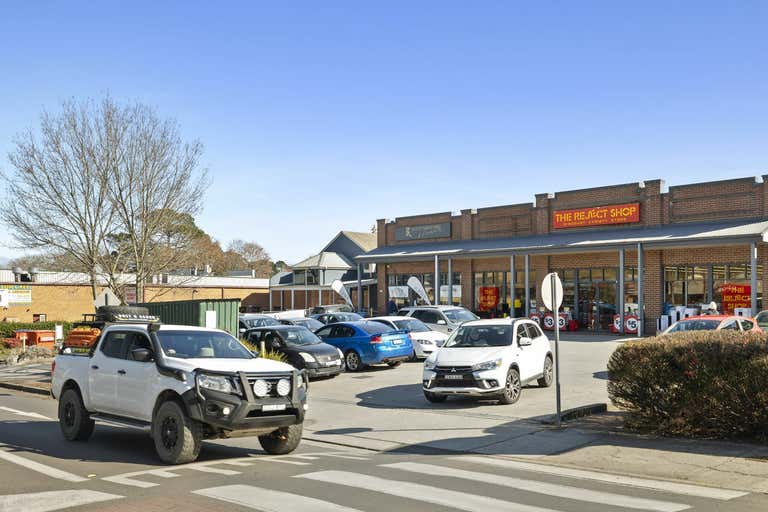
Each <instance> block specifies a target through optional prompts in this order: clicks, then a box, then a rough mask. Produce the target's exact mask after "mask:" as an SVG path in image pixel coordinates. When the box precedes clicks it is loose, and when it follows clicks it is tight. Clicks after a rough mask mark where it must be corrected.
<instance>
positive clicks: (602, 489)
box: [192, 456, 748, 512]
mask: <svg viewBox="0 0 768 512" xmlns="http://www.w3.org/2000/svg"><path fill="white" fill-rule="evenodd" d="M458 460H460V461H462V462H464V463H468V464H469V467H467V466H462V467H461V468H459V467H456V461H458ZM508 462H517V461H512V460H504V459H494V458H491V457H473V456H463V457H457V458H451V459H444V460H443V462H442V463H421V462H410V461H401V462H389V463H381V464H376V465H367V466H366V467H365V468H366V469H365V471H364V472H356V471H352V470H351V469H350V470H347V468H345V469H344V470H336V469H329V470H317V471H310V472H299V473H298V474H295V475H293V477H292V478H291V481H290V482H289V483H288V484H283V485H284V486H285V487H287V488H284V489H273V488H270V489H266V488H264V487H263V486H254V485H245V484H238V485H224V486H216V487H209V488H204V489H197V490H194V491H192V493H193V494H196V495H199V496H204V497H206V498H209V499H212V500H216V501H220V502H226V503H232V504H237V505H239V506H242V507H246V508H250V509H253V510H260V511H264V512H272V511H278V510H279V511H282V512H294V511H296V512H298V511H306V510H312V511H318V512H325V511H329V512H330V511H331V510H334V511H343V512H368V511H369V510H370V511H374V510H382V506H381V503H383V502H387V500H393V501H394V500H398V501H397V502H396V503H392V504H389V505H388V506H387V508H385V509H389V510H392V509H398V507H400V506H401V505H402V501H400V500H407V501H409V502H411V504H410V506H409V509H411V510H432V509H434V508H435V507H445V508H447V509H451V510H461V511H465V512H488V511H489V510H493V511H494V512H570V511H585V510H588V511H590V512H600V511H602V510H605V511H614V510H647V511H650V512H679V511H684V510H696V509H697V508H700V506H703V505H706V506H711V504H712V503H715V502H726V501H730V500H733V499H737V498H740V497H743V496H746V495H747V494H748V493H746V492H741V491H731V490H724V489H714V488H709V487H703V486H696V485H692V484H677V483H675V482H667V481H654V480H649V479H635V480H634V481H633V480H627V479H626V478H628V477H624V478H620V479H619V480H616V478H619V477H618V476H617V475H609V474H605V473H593V472H590V471H584V472H583V474H579V473H575V474H574V475H571V476H563V475H559V474H555V473H553V472H552V470H551V468H553V466H544V465H539V464H534V463H524V464H527V465H528V466H525V467H526V469H524V470H521V469H520V468H519V467H515V466H514V464H512V465H507V464H506V463H508ZM476 466H480V467H483V466H484V469H485V471H478V470H477V467H476ZM532 468H533V469H532ZM557 469H567V468H557ZM542 475H544V476H542ZM600 476H602V479H601V478H597V477H600ZM555 477H556V478H555ZM586 477H590V478H586ZM554 480H557V482H555V481H554ZM302 482H304V483H307V484H309V483H321V484H323V485H324V488H325V489H326V493H327V495H329V496H332V497H331V498H328V499H322V497H321V496H318V495H317V493H316V492H314V491H316V489H317V486H316V485H315V486H311V485H303V483H302ZM636 484H642V485H636ZM630 487H631V488H630ZM360 493H363V494H365V495H367V496H369V497H370V499H366V500H365V502H366V503H370V504H371V506H372V508H366V507H362V508H361V507H360V506H359V503H360V499H359V498H358V499H357V500H356V501H355V500H353V502H352V503H350V502H345V500H347V499H351V498H348V497H354V496H355V495H356V494H357V495H358V496H359V494H360Z"/></svg>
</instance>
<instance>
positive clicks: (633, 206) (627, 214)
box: [552, 203, 640, 229]
mask: <svg viewBox="0 0 768 512" xmlns="http://www.w3.org/2000/svg"><path fill="white" fill-rule="evenodd" d="M632 222H640V203H626V204H614V205H608V206H593V207H589V208H576V209H573V210H556V211H554V212H553V213H552V227H553V228H555V229H566V228H582V227H588V226H604V225H607V224H627V223H632Z"/></svg>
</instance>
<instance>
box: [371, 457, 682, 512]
mask: <svg viewBox="0 0 768 512" xmlns="http://www.w3.org/2000/svg"><path fill="white" fill-rule="evenodd" d="M381 467H383V468H392V469H399V470H402V471H410V472H413V473H419V474H423V475H430V476H435V475H438V476H440V477H444V476H445V477H450V478H461V479H464V480H472V481H475V482H483V483H489V484H493V485H501V486H504V487H511V488H513V489H519V490H522V491H527V492H533V493H538V494H544V495H547V496H557V497H559V498H567V499H572V500H576V501H587V502H590V503H600V504H602V505H611V506H615V507H619V508H633V509H639V510H654V511H657V512H679V511H681V510H685V509H688V508H690V506H689V505H686V504H682V503H671V502H668V501H657V500H649V499H643V498H634V497H632V496H624V495H621V494H613V493H609V492H601V491H592V490H589V489H583V488H580V487H571V486H568V485H558V484H551V483H547V482H537V481H535V480H523V479H520V478H511V477H506V476H500V475H493V474H488V473H479V472H476V471H465V470H462V469H455V468H450V467H446V466H433V465H431V464H418V463H414V462H398V463H395V464H385V465H382V466H381Z"/></svg>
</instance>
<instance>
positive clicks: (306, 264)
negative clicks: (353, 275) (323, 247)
mask: <svg viewBox="0 0 768 512" xmlns="http://www.w3.org/2000/svg"><path fill="white" fill-rule="evenodd" d="M291 268H293V269H294V270H296V269H307V268H330V269H343V270H349V269H351V268H352V264H351V263H350V262H349V260H348V259H347V258H346V257H345V256H344V255H343V254H339V253H337V252H321V253H320V254H315V255H314V256H310V257H309V258H307V259H305V260H304V261H301V262H299V263H297V264H295V265H293V266H292V267H291Z"/></svg>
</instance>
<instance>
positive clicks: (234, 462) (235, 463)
mask: <svg viewBox="0 0 768 512" xmlns="http://www.w3.org/2000/svg"><path fill="white" fill-rule="evenodd" d="M219 464H229V465H230V466H253V464H254V463H253V462H245V461H242V460H223V461H221V462H219Z"/></svg>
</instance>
